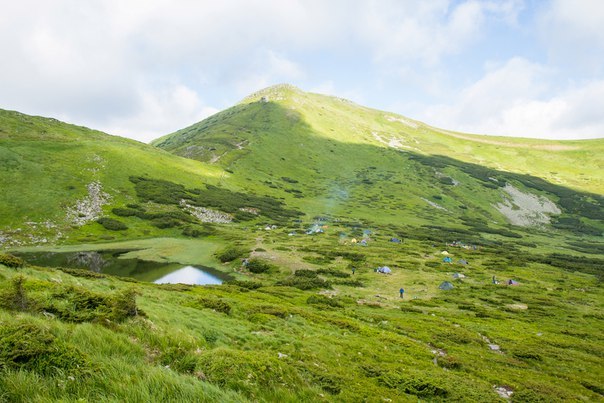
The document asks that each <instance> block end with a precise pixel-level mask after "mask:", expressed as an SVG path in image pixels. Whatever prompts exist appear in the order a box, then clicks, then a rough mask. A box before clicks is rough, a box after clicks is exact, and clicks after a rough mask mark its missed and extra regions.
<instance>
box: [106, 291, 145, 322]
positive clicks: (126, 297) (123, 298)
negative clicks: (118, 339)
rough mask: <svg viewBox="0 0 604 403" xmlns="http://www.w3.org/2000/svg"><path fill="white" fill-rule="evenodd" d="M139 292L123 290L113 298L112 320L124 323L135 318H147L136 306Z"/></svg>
mask: <svg viewBox="0 0 604 403" xmlns="http://www.w3.org/2000/svg"><path fill="white" fill-rule="evenodd" d="M137 295H138V292H137V291H136V290H134V289H132V288H128V289H125V290H121V291H118V292H116V293H115V294H114V295H112V296H111V300H110V302H111V308H112V309H111V319H112V320H114V321H116V322H122V321H124V320H126V319H128V318H132V317H134V316H145V314H144V312H142V311H141V310H139V309H138V307H137V305H136V296H137Z"/></svg>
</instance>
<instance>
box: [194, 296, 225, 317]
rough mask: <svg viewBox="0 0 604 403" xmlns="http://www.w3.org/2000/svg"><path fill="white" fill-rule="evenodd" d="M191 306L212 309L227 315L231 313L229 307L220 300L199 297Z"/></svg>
mask: <svg viewBox="0 0 604 403" xmlns="http://www.w3.org/2000/svg"><path fill="white" fill-rule="evenodd" d="M192 306H195V307H203V308H208V309H213V310H215V311H216V312H222V313H225V314H227V315H229V314H230V313H231V305H230V304H229V303H228V302H226V301H224V300H222V299H216V298H204V297H201V298H198V299H197V300H195V301H194V303H193V305H192Z"/></svg>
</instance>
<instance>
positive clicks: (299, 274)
mask: <svg viewBox="0 0 604 403" xmlns="http://www.w3.org/2000/svg"><path fill="white" fill-rule="evenodd" d="M294 276H296V277H307V278H315V277H317V272H316V271H314V270H306V269H301V270H296V272H295V273H294Z"/></svg>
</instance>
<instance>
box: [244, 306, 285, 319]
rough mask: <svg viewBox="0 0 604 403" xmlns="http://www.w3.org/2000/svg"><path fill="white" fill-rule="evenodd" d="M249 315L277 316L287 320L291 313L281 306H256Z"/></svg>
mask: <svg viewBox="0 0 604 403" xmlns="http://www.w3.org/2000/svg"><path fill="white" fill-rule="evenodd" d="M248 313H262V314H264V315H271V316H276V317H278V318H281V319H285V318H287V317H288V316H289V315H290V312H289V311H288V310H287V309H286V308H283V307H282V306H279V305H268V304H267V305H256V306H254V307H251V308H249V309H248Z"/></svg>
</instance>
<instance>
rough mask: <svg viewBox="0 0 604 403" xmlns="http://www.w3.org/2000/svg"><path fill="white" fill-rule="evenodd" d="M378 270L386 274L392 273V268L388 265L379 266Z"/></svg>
mask: <svg viewBox="0 0 604 403" xmlns="http://www.w3.org/2000/svg"><path fill="white" fill-rule="evenodd" d="M377 272H378V273H384V274H390V273H392V270H390V267H388V266H382V267H378V268H377Z"/></svg>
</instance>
